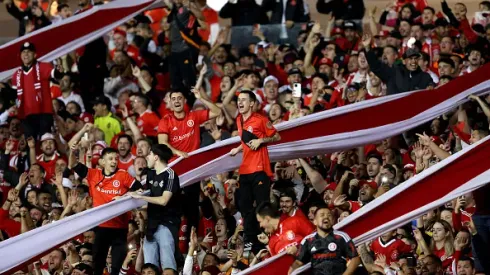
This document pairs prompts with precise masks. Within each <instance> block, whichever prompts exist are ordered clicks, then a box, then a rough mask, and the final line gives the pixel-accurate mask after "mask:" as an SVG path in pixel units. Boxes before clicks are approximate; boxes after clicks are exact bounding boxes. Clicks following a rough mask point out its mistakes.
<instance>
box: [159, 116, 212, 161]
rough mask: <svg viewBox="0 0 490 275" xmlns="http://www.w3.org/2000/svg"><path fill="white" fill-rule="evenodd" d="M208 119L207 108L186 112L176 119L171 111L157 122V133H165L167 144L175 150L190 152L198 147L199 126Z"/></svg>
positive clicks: (199, 138) (199, 140)
mask: <svg viewBox="0 0 490 275" xmlns="http://www.w3.org/2000/svg"><path fill="white" fill-rule="evenodd" d="M208 120H209V110H202V111H191V112H186V113H185V116H184V118H182V119H178V118H176V117H175V115H174V114H173V113H171V114H169V115H166V116H165V117H163V118H162V119H161V120H160V123H159V124H158V134H167V135H168V142H169V144H170V145H171V146H172V147H174V148H175V149H177V150H180V151H183V152H192V151H195V150H197V149H199V145H200V144H201V137H200V131H199V127H200V125H201V124H203V123H204V122H206V121H208Z"/></svg>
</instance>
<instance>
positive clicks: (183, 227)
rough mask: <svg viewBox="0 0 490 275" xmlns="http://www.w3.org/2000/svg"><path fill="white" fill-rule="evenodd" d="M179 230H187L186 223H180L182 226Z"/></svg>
mask: <svg viewBox="0 0 490 275" xmlns="http://www.w3.org/2000/svg"><path fill="white" fill-rule="evenodd" d="M180 230H181V231H182V232H184V233H185V232H187V224H184V225H182V227H181V228H180Z"/></svg>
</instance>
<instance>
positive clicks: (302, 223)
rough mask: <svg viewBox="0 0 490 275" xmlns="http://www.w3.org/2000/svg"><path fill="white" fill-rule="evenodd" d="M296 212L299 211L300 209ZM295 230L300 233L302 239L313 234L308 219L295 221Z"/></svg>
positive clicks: (312, 226)
mask: <svg viewBox="0 0 490 275" xmlns="http://www.w3.org/2000/svg"><path fill="white" fill-rule="evenodd" d="M296 211H301V210H300V209H298V210H296ZM296 228H297V230H298V231H296V232H298V233H300V234H301V235H302V236H303V237H306V236H308V235H310V234H311V233H313V232H315V229H316V228H315V226H314V225H313V224H312V223H311V222H310V221H309V220H308V219H306V218H305V219H299V218H298V219H296Z"/></svg>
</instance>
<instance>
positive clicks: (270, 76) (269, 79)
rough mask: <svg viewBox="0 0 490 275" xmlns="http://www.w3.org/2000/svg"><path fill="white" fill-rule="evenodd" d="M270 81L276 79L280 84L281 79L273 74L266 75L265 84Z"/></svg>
mask: <svg viewBox="0 0 490 275" xmlns="http://www.w3.org/2000/svg"><path fill="white" fill-rule="evenodd" d="M269 81H274V82H275V83H276V84H279V80H278V79H277V77H275V76H273V75H269V76H268V77H266V78H265V79H264V86H265V84H266V83H267V82H269Z"/></svg>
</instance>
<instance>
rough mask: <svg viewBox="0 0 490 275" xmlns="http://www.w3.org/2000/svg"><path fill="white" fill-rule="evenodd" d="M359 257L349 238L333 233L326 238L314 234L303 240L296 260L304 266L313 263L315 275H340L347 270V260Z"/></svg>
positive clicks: (342, 233)
mask: <svg viewBox="0 0 490 275" xmlns="http://www.w3.org/2000/svg"><path fill="white" fill-rule="evenodd" d="M357 256H358V254H357V250H356V248H355V246H354V244H353V243H352V240H351V239H350V238H349V236H348V235H347V234H346V233H344V232H341V231H332V232H330V234H328V235H327V236H326V237H325V238H322V237H320V235H318V233H314V234H312V235H310V236H308V237H306V238H305V239H303V241H302V242H301V248H300V250H299V253H298V256H297V257H296V259H297V260H299V261H301V262H302V263H304V264H307V263H309V262H311V267H312V271H313V272H312V274H313V275H320V274H332V275H340V274H342V273H344V272H345V270H346V264H347V261H346V259H353V258H355V257H357Z"/></svg>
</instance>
